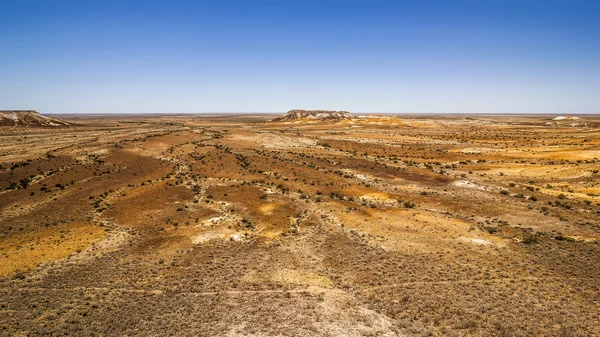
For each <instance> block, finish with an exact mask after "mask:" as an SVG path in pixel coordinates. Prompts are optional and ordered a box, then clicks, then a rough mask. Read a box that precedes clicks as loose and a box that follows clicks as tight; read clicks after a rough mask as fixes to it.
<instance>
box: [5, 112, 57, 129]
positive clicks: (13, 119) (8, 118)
mask: <svg viewBox="0 0 600 337" xmlns="http://www.w3.org/2000/svg"><path fill="white" fill-rule="evenodd" d="M62 125H69V123H67V122H65V121H62V120H60V119H56V118H50V117H46V116H43V115H41V114H40V113H39V112H37V111H35V110H0V126H62Z"/></svg>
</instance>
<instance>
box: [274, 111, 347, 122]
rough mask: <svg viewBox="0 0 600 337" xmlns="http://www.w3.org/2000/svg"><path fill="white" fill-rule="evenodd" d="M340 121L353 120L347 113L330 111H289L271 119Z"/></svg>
mask: <svg viewBox="0 0 600 337" xmlns="http://www.w3.org/2000/svg"><path fill="white" fill-rule="evenodd" d="M302 118H306V119H318V120H342V119H349V118H353V116H352V115H351V114H350V113H349V112H348V111H332V110H290V111H288V112H287V113H286V114H285V115H283V116H280V117H277V118H275V119H273V120H272V121H273V122H285V121H292V120H298V119H302Z"/></svg>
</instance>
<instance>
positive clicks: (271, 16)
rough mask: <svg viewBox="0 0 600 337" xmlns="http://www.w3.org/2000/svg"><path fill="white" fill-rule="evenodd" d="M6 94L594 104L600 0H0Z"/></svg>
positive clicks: (116, 106) (478, 105)
mask: <svg viewBox="0 0 600 337" xmlns="http://www.w3.org/2000/svg"><path fill="white" fill-rule="evenodd" d="M0 109H36V110H38V111H40V112H42V113H70V112H87V113H110V112H118V113H126V112H172V113H183V112H284V111H287V110H289V109H334V110H349V111H351V112H352V111H353V112H400V113H408V112H416V113H424V112H472V113H600V1H598V0H596V1H577V0H571V1H568V0H564V1H555V0H540V1H534V0H518V1H514V0H498V1H495V0H472V1H452V0H438V1H434V0H415V1H400V0H397V1H377V0H370V1H352V0H344V1H327V0H323V1H311V0H298V1H287V0H274V1H262V0H254V1H250V0H248V1H227V0H225V1H224V0H215V1H167V0H164V1H137V2H136V1H127V0H121V1H106V0H104V1H93V0H85V1H81V0H77V1H62V0H37V1H36V0H29V1H24V0H23V1H21V0H14V1H10V0H0Z"/></svg>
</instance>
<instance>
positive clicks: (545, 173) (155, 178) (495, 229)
mask: <svg viewBox="0 0 600 337" xmlns="http://www.w3.org/2000/svg"><path fill="white" fill-rule="evenodd" d="M267 120H268V116H264V115H263V116H261V115H253V116H251V115H235V116H225V117H223V116H220V117H219V116H168V115H164V116H161V115H159V116H141V115H140V116H114V117H98V116H92V115H89V116H77V117H76V118H75V117H73V118H72V119H70V120H69V121H70V122H72V123H74V125H73V126H69V127H59V128H0V143H1V144H2V146H1V147H0V335H8V336H38V335H56V336H58V335H61V336H64V335H82V336H83V335H98V336H102V335H129V336H133V335H152V336H173V335H178V336H198V335H204V336H208V335H211V336H238V335H240V336H467V335H468V336H490V335H492V336H501V335H502V336H557V335H565V336H592V335H600V278H598V275H600V244H599V243H598V242H599V241H598V239H599V238H600V221H599V219H600V173H599V170H600V159H599V158H600V118H597V117H594V116H583V117H582V118H581V119H580V120H578V121H577V122H576V123H575V122H572V121H561V122H557V121H553V120H552V117H551V116H397V117H385V116H383V117H374V118H356V119H353V120H347V121H341V122H337V123H335V122H334V123H319V122H315V121H312V120H300V121H297V122H288V123H270V122H268V121H267Z"/></svg>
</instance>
